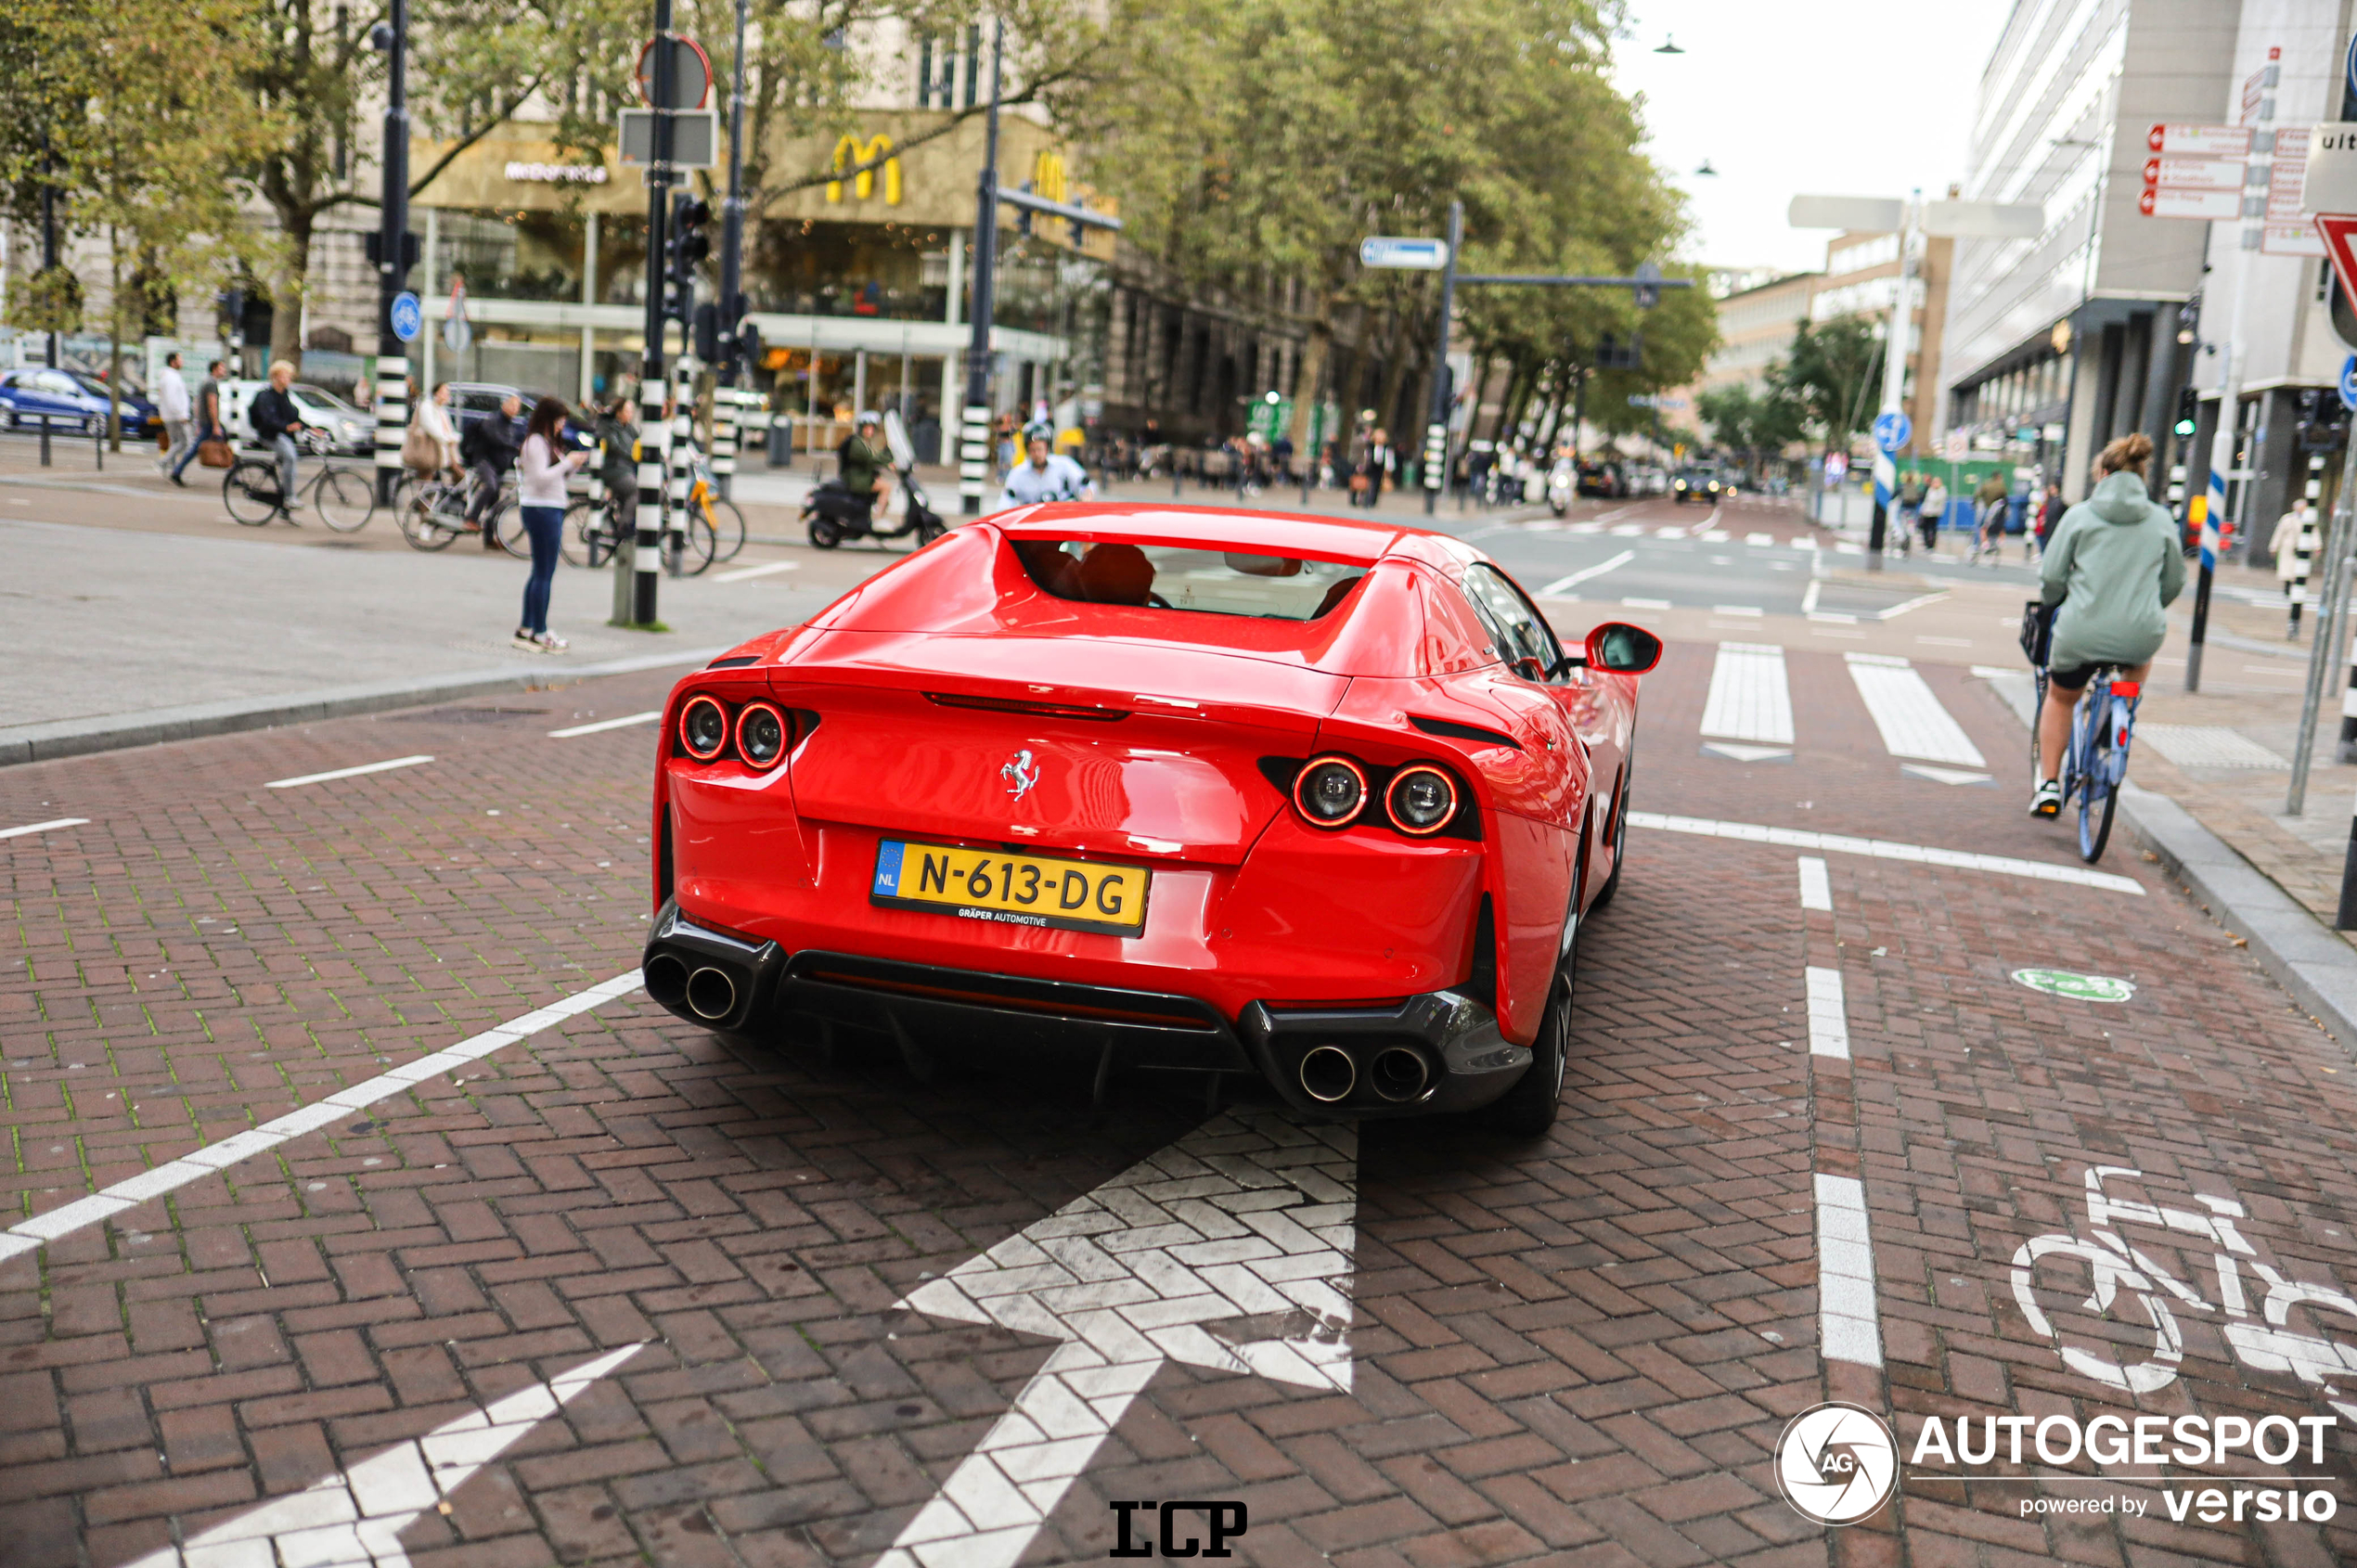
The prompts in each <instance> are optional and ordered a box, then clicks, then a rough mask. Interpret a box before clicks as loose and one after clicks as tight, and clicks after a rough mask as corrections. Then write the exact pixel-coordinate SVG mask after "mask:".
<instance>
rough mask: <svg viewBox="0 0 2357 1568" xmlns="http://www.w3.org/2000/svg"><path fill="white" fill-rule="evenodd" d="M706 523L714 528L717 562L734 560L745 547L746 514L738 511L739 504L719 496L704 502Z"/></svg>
mask: <svg viewBox="0 0 2357 1568" xmlns="http://www.w3.org/2000/svg"><path fill="white" fill-rule="evenodd" d="M703 506H704V521H706V522H707V523H709V524H710V525H711V527H712V532H713V540H714V544H713V552H712V559H715V560H734V559H737V552H738V551H739V550H741V549H743V548H744V547H745V514H744V513H742V512H741V511H739V510H737V503H735V502H734V501H728V500H723V499H722V498H721V497H719V496H717V495H713V496H707V497H706V498H705V500H704V504H703Z"/></svg>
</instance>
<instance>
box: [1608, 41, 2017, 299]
mask: <svg viewBox="0 0 2357 1568" xmlns="http://www.w3.org/2000/svg"><path fill="white" fill-rule="evenodd" d="M2012 9H2013V0H1941V3H1939V4H1936V5H1922V4H1906V3H1894V0H1876V3H1874V4H1868V3H1866V0H1632V4H1631V6H1630V28H1629V36H1628V37H1626V38H1624V39H1622V40H1621V41H1620V43H1619V45H1618V48H1617V54H1618V67H1619V68H1618V71H1617V73H1616V74H1617V79H1618V81H1619V83H1620V85H1621V88H1622V90H1623V91H1625V92H1629V93H1642V94H1643V95H1644V98H1645V104H1644V111H1643V112H1644V121H1645V125H1646V127H1647V130H1648V131H1649V133H1650V136H1651V139H1650V141H1649V143H1648V150H1649V151H1651V152H1652V154H1653V156H1654V157H1655V160H1656V161H1659V162H1660V164H1661V165H1662V167H1663V168H1665V169H1667V170H1668V172H1669V174H1670V175H1671V177H1672V179H1673V180H1674V181H1675V182H1676V184H1677V185H1678V186H1679V188H1680V189H1681V190H1683V191H1685V192H1686V194H1687V197H1688V199H1689V201H1688V211H1689V212H1690V213H1691V214H1692V216H1693V218H1694V233H1693V235H1692V236H1691V237H1690V238H1688V240H1687V242H1686V244H1685V246H1684V248H1683V251H1682V252H1681V259H1684V260H1689V261H1698V262H1707V263H1711V264H1713V265H1730V266H1752V265H1763V266H1766V265H1772V266H1776V267H1780V268H1784V269H1786V270H1790V271H1796V272H1797V271H1801V270H1804V269H1813V268H1816V267H1821V266H1822V265H1823V264H1824V260H1825V238H1826V236H1825V235H1824V234H1823V233H1822V231H1814V230H1801V229H1795V228H1792V227H1790V226H1789V225H1787V224H1786V223H1785V222H1784V208H1785V205H1786V203H1788V202H1789V201H1791V199H1793V197H1794V196H1796V195H1797V194H1800V193H1803V192H1808V193H1811V194H1823V195H1834V196H1904V195H1906V194H1907V192H1908V191H1910V190H1912V189H1913V188H1915V187H1916V186H1921V187H1922V188H1923V189H1924V191H1925V193H1926V194H1927V195H1930V196H1940V195H1944V194H1945V193H1946V191H1947V188H1948V185H1949V182H1951V181H1952V180H1958V179H1961V178H1963V177H1964V157H1965V151H1966V139H1967V136H1968V135H1969V127H1970V123H1971V119H1972V111H1973V95H1974V92H1975V90H1976V89H1977V87H1978V86H1979V84H1980V72H1981V68H1982V67H1983V66H1985V65H1986V64H1988V62H1989V52H1990V49H1992V48H1993V47H1995V46H1996V42H1997V35H1998V33H1999V32H2001V31H2002V30H2003V27H2004V24H2005V19H2006V17H2007V16H2008V15H2009V14H2010V13H2011V12H2012ZM1665 37H1675V38H1676V39H1677V41H1678V46H1679V47H1680V48H1681V49H1683V50H1684V51H1685V53H1684V54H1682V55H1661V54H1656V53H1655V52H1654V51H1655V49H1657V48H1658V47H1659V46H1660V45H1661V43H1662V41H1663V39H1664V38H1665ZM1706 158H1707V159H1708V160H1709V161H1710V165H1711V167H1712V168H1714V169H1716V170H1718V171H1719V174H1718V176H1717V177H1716V178H1712V177H1710V176H1708V175H1697V174H1695V173H1694V170H1695V168H1696V167H1697V166H1698V165H1700V164H1701V163H1702V161H1703V160H1704V159H1706Z"/></svg>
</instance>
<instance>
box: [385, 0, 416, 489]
mask: <svg viewBox="0 0 2357 1568" xmlns="http://www.w3.org/2000/svg"><path fill="white" fill-rule="evenodd" d="M386 32H387V33H388V34H390V36H389V37H387V38H386V40H385V111H384V131H383V147H382V148H380V151H379V153H378V155H377V161H378V162H379V164H380V165H381V174H382V176H383V178H382V185H381V197H382V206H381V209H380V224H379V226H378V229H377V401H376V406H375V408H374V410H373V412H374V413H375V414H376V416H377V499H378V500H379V501H380V503H382V504H384V505H386V506H390V505H392V504H393V489H394V487H395V486H396V485H398V484H399V482H400V481H401V443H402V442H403V440H404V438H406V436H407V435H408V433H409V345H408V344H407V343H406V342H405V341H402V338H401V335H400V334H399V333H398V332H395V331H394V330H393V301H394V300H395V299H397V298H399V297H400V295H401V293H402V292H403V290H405V289H407V288H408V286H409V96H408V70H409V0H393V3H392V6H391V8H390V11H389V13H388V15H387V17H386ZM423 320H424V317H423V315H422V313H421V314H420V315H419V330H421V331H422V330H423V329H424V328H423Z"/></svg>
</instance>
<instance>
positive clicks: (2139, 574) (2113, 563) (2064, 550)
mask: <svg viewBox="0 0 2357 1568" xmlns="http://www.w3.org/2000/svg"><path fill="white" fill-rule="evenodd" d="M2152 456H2153V443H2152V438H2151V437H2149V436H2144V435H2126V436H2121V437H2120V438H2119V440H2118V441H2115V442H2113V443H2111V444H2110V445H2108V446H2106V447H2105V448H2104V451H2103V456H2100V457H2098V458H2096V459H2095V488H2094V490H2093V492H2092V493H2090V494H2089V495H2088V497H2087V499H2085V500H2084V501H2081V502H2080V503H2079V505H2077V506H2075V507H2073V508H2070V509H2069V510H2068V511H2067V512H2065V513H2063V516H2062V521H2060V522H2059V523H2056V524H2055V525H2054V537H2053V538H2052V539H2051V540H2049V541H2048V542H2047V545H2046V558H2045V561H2044V564H2043V565H2041V567H2040V568H2039V578H2040V581H2041V587H2042V592H2041V598H2043V599H2044V600H2045V602H2046V603H2047V604H2049V605H2055V604H2059V605H2060V606H2061V607H2062V608H2061V609H2059V610H2055V611H2054V648H2053V650H2052V651H2051V652H2050V653H2049V654H2048V655H2047V660H2046V706H2045V708H2044V709H2043V710H2042V711H2041V712H2040V713H2039V715H2038V766H2039V770H2040V773H2041V776H2042V777H2041V778H2040V780H2039V783H2038V790H2037V792H2036V793H2035V794H2033V795H2031V796H2030V798H2029V814H2030V815H2031V816H2054V815H2055V814H2056V813H2058V812H2059V811H2061V810H2062V787H2061V785H2060V784H2059V783H2057V782H2056V780H2057V779H2058V778H2060V777H2061V774H2062V759H2063V752H2064V751H2065V750H2066V749H2067V748H2068V746H2069V745H2070V712H2071V708H2072V706H2073V705H2074V704H2075V703H2077V702H2078V700H2079V694H2080V692H2082V691H2084V690H2085V689H2086V688H2087V683H2088V682H2089V681H2091V680H2093V679H2094V677H2095V671H2096V669H2097V667H2098V666H2100V665H2104V664H2116V665H2118V666H2119V673H2120V678H2121V679H2122V680H2131V681H2142V680H2143V679H2144V675H2145V673H2146V672H2147V671H2148V670H2150V669H2151V667H2152V657H2153V655H2154V654H2156V653H2157V652H2159V651H2160V645H2161V643H2162V642H2163V641H2165V640H2166V639H2167V637H2168V636H2169V622H2168V618H2167V617H2166V616H2165V615H2163V613H2162V611H2163V610H2164V609H2166V608H2167V607H2168V606H2169V605H2170V603H2172V602H2174V601H2175V599H2176V598H2177V596H2178V595H2179V594H2180V593H2183V591H2184V587H2185V557H2184V552H2183V548H2182V547H2181V546H2179V544H2178V542H2177V525H2176V523H2175V522H2174V521H2172V520H2171V519H2170V515H2169V512H2168V509H2167V508H2163V507H2161V506H2159V505H2158V504H2157V503H2156V502H2155V501H2154V500H2153V498H2152V495H2151V494H2150V492H2149V491H2148V490H2147V489H2146V485H2145V479H2144V469H2146V468H2147V467H2148V466H2149V465H2150V464H2151V462H2152Z"/></svg>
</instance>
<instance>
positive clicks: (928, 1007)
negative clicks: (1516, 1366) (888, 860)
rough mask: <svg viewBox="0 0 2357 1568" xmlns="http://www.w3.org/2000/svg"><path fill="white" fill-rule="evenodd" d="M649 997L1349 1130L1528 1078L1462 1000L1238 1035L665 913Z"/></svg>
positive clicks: (1144, 1006)
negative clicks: (1229, 1102) (1074, 1065)
mask: <svg viewBox="0 0 2357 1568" xmlns="http://www.w3.org/2000/svg"><path fill="white" fill-rule="evenodd" d="M643 968H644V971H645V974H646V980H647V991H648V994H649V995H650V996H652V997H653V998H654V999H655V1001H656V1002H658V1003H659V1004H661V1005H662V1006H663V1007H664V1008H665V1009H669V1010H670V1011H672V1012H674V1013H676V1014H677V1015H678V1016H679V1017H681V1018H684V1019H687V1020H688V1021H689V1022H695V1023H702V1024H704V1025H706V1026H707V1027H710V1028H715V1029H728V1030H732V1031H757V1030H761V1029H764V1028H766V1027H768V1026H771V1025H773V1024H775V1023H776V1022H779V1021H780V1019H781V1017H782V1015H784V1014H786V1013H790V1012H799V1013H805V1014H810V1015H814V1016H817V1017H818V1018H822V1019H829V1020H832V1021H835V1022H844V1023H851V1024H857V1025H862V1026H866V1027H870V1028H878V1029H882V1030H885V1031H887V1032H890V1033H894V1034H895V1035H900V1034H905V1032H906V1030H907V1029H908V1026H910V1025H914V1024H921V1025H924V1026H926V1027H928V1028H930V1029H934V1030H940V1029H943V1028H945V1027H946V1028H947V1029H949V1030H952V1031H983V1030H986V1031H988V1035H987V1038H988V1042H989V1044H990V1046H991V1047H992V1049H993V1050H994V1051H996V1052H998V1053H999V1054H1001V1055H1003V1054H1004V1053H1005V1052H1006V1051H1007V1050H1008V1049H1009V1048H1013V1049H1017V1050H1020V1049H1023V1048H1024V1047H1058V1046H1062V1047H1075V1046H1076V1047H1090V1048H1093V1049H1095V1050H1097V1051H1099V1052H1100V1053H1101V1060H1104V1061H1106V1062H1108V1063H1110V1064H1113V1065H1119V1066H1122V1067H1125V1068H1129V1069H1136V1070H1145V1071H1160V1072H1179V1073H1243V1074H1252V1075H1256V1076H1258V1077H1260V1078H1261V1079H1263V1080H1264V1081H1265V1082H1266V1083H1268V1084H1269V1086H1270V1087H1271V1088H1272V1089H1274V1090H1275V1091H1276V1092H1277V1094H1278V1095H1279V1096H1281V1097H1282V1099H1284V1100H1285V1101H1286V1102H1287V1103H1288V1104H1290V1105H1292V1106H1294V1108H1295V1109H1297V1110H1300V1111H1305V1112H1313V1113H1315V1112H1327V1113H1331V1114H1334V1115H1346V1116H1353V1117H1379V1116H1412V1115H1427V1114H1437V1113H1441V1112H1454V1111H1468V1110H1472V1109H1475V1108H1476V1107H1478V1106H1482V1105H1486V1104H1488V1103H1489V1102H1490V1101H1491V1100H1494V1099H1497V1098H1498V1097H1499V1096H1500V1095H1502V1094H1504V1093H1505V1092H1506V1090H1507V1089H1509V1088H1510V1087H1512V1086H1513V1083H1514V1081H1515V1080H1516V1079H1517V1078H1519V1077H1521V1076H1522V1074H1523V1073H1525V1072H1526V1071H1527V1070H1528V1068H1529V1065H1530V1060H1531V1058H1530V1051H1529V1050H1528V1048H1527V1047H1522V1046H1516V1045H1513V1044H1512V1043H1511V1042H1509V1041H1507V1040H1506V1039H1505V1038H1504V1037H1503V1036H1502V1035H1500V1033H1499V1030H1498V1020H1497V1016H1496V1014H1495V1013H1493V1012H1492V1011H1491V1010H1490V1009H1488V1007H1486V1006H1484V1005H1483V1004H1481V1003H1480V1002H1478V1001H1476V1000H1475V999H1474V998H1472V997H1470V996H1464V995H1462V993H1460V992H1456V991H1436V992H1428V993H1425V994H1423V995H1420V996H1410V997H1408V998H1406V999H1405V1000H1404V1001H1402V1002H1400V1003H1398V1004H1397V1005H1394V1006H1386V1007H1372V1008H1349V1007H1343V1008H1317V1009H1306V1008H1300V1007H1295V1006H1288V1005H1284V1004H1278V1005H1276V1006H1274V1007H1272V1006H1270V1005H1269V1004H1268V1003H1265V1002H1259V1001H1256V1002H1253V1003H1251V1004H1250V1005H1249V1006H1247V1007H1245V1008H1244V1009H1243V1013H1242V1015H1241V1016H1240V1017H1239V1018H1238V1019H1237V1020H1235V1021H1234V1022H1232V1023H1231V1022H1230V1021H1229V1020H1228V1019H1227V1018H1225V1017H1223V1016H1222V1015H1221V1013H1220V1012H1219V1011H1218V1009H1216V1008H1214V1007H1213V1006H1211V1005H1210V1004H1209V1003H1206V1002H1204V1001H1202V1000H1199V999H1197V998H1194V997H1191V996H1178V995H1174V994H1169V993H1164V992H1153V991H1137V990H1125V989H1120V988H1117V987H1112V986H1104V985H1092V984H1081V983H1071V982H1064V981H1056V980H1042V979H1036V978H1032V977H1028V976H1022V975H1008V974H996V973H989V972H985V971H982V970H968V969H960V968H952V967H949V966H946V965H940V964H925V963H909V962H905V961H902V960H898V959H890V958H870V957H867V956H864V955H858V954H851V953H840V952H831V951H826V950H823V949H816V948H814V949H809V950H805V951H803V952H799V953H792V954H788V953H787V952H785V951H784V950H783V949H782V948H780V947H779V945H778V944H777V943H775V942H764V941H759V940H756V939H753V938H748V937H744V936H740V935H738V934H736V933H734V932H727V931H722V930H718V929H715V928H714V927H710V926H705V925H702V924H699V923H698V922H696V921H694V920H691V919H688V918H687V917H685V916H683V915H682V914H681V913H680V912H679V908H678V905H677V903H676V901H674V902H671V903H666V904H665V905H664V906H663V910H662V912H661V913H660V914H659V915H658V916H657V917H656V919H655V923H654V929H653V931H652V932H650V935H649V937H648V941H647V949H646V956H645V958H644V961H643Z"/></svg>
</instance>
